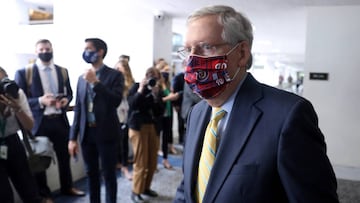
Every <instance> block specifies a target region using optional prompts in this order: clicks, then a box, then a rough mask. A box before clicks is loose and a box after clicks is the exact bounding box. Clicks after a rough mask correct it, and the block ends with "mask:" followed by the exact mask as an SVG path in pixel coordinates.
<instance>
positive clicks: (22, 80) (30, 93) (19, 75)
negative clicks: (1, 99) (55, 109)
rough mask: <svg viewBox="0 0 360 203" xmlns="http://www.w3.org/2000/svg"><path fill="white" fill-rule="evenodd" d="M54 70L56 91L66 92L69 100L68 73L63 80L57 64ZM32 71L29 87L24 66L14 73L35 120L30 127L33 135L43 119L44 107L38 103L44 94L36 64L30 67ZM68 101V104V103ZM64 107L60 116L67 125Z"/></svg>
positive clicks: (70, 92)
mask: <svg viewBox="0 0 360 203" xmlns="http://www.w3.org/2000/svg"><path fill="white" fill-rule="evenodd" d="M55 70H56V74H57V79H58V82H59V84H58V87H59V89H58V93H63V94H64V93H66V97H67V99H68V100H69V103H70V101H71V100H72V98H73V92H72V89H71V86H70V81H69V75H68V73H67V71H66V74H67V80H66V81H64V78H63V74H62V72H61V69H60V67H59V66H57V65H55ZM32 71H33V73H32V83H31V86H30V89H29V87H28V84H27V81H26V70H25V68H22V69H20V70H17V71H16V73H15V82H16V83H17V84H18V86H19V87H20V88H21V89H23V90H24V92H25V94H26V96H27V98H28V102H29V105H30V108H31V111H32V114H33V117H34V120H35V123H34V127H33V129H32V133H33V134H34V135H36V133H37V131H38V129H39V126H40V125H41V121H42V119H43V114H44V110H45V108H41V107H40V104H39V97H41V96H43V95H44V90H43V86H42V84H41V79H40V74H39V69H38V67H37V65H36V64H34V66H33V69H32ZM64 90H66V92H64ZM69 103H68V105H69ZM68 105H67V106H66V107H64V108H63V109H62V117H63V119H64V120H65V122H66V123H67V125H69V121H68V119H67V116H66V110H67V107H68Z"/></svg>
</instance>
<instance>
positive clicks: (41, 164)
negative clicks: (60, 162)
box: [21, 128, 55, 173]
mask: <svg viewBox="0 0 360 203" xmlns="http://www.w3.org/2000/svg"><path fill="white" fill-rule="evenodd" d="M21 132H22V134H23V143H24V146H25V149H26V151H27V155H28V163H29V167H30V170H31V172H33V173H38V172H42V171H46V169H48V168H49V167H50V164H51V161H52V160H55V159H54V155H55V151H54V147H53V143H52V142H51V141H50V139H49V138H48V137H45V136H33V135H32V134H31V132H29V131H28V130H25V129H23V128H21Z"/></svg>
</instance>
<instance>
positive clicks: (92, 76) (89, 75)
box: [84, 68, 99, 84]
mask: <svg viewBox="0 0 360 203" xmlns="http://www.w3.org/2000/svg"><path fill="white" fill-rule="evenodd" d="M84 79H85V80H86V81H87V82H88V83H90V84H94V83H96V82H99V80H98V79H97V77H96V72H95V69H94V68H89V69H87V70H86V71H85V73H84Z"/></svg>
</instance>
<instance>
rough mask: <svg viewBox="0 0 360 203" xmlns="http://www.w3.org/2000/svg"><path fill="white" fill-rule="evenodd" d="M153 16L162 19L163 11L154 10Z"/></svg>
mask: <svg viewBox="0 0 360 203" xmlns="http://www.w3.org/2000/svg"><path fill="white" fill-rule="evenodd" d="M154 17H155V19H156V20H163V19H164V17H165V13H164V11H154Z"/></svg>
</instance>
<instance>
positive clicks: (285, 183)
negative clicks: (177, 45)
mask: <svg viewBox="0 0 360 203" xmlns="http://www.w3.org/2000/svg"><path fill="white" fill-rule="evenodd" d="M187 28H188V29H187V33H186V40H185V47H184V49H183V50H182V51H181V54H182V55H183V56H184V57H185V59H186V60H187V64H188V65H187V67H186V71H185V81H186V82H187V83H188V84H189V85H190V87H191V88H192V90H193V91H194V92H196V93H197V94H199V95H200V96H201V97H203V98H204V100H203V101H201V102H199V103H198V104H196V105H195V106H194V108H193V110H192V111H191V113H190V115H189V120H188V122H187V139H186V144H185V151H184V162H183V163H184V165H183V170H184V178H183V181H182V182H181V184H180V186H179V188H178V190H177V194H176V198H175V201H174V202H187V203H190V202H206V203H210V202H226V203H230V202H246V203H258V202H271V203H275V202H276V203H282V202H304V203H305V202H306V203H308V202H314V203H315V202H327V203H330V202H331V203H332V202H339V200H338V197H337V194H336V187H337V185H336V179H335V175H334V172H333V169H332V166H331V164H330V162H329V159H328V157H327V155H326V144H325V141H324V136H323V134H322V133H321V131H320V129H319V127H318V119H317V116H316V113H315V111H314V108H313V106H312V105H311V103H310V102H309V101H307V100H306V99H304V98H301V97H299V96H297V95H295V94H292V93H289V92H285V91H282V90H278V89H275V88H273V87H270V86H267V85H264V84H261V83H259V82H257V81H256V80H255V78H254V77H253V76H252V75H251V74H250V73H247V71H246V70H247V69H248V68H249V67H250V64H251V52H250V51H251V44H252V40H253V34H252V25H251V23H250V22H249V20H248V19H247V18H246V17H244V16H243V14H241V13H239V12H237V11H235V10H234V9H233V8H231V7H227V6H210V7H205V8H202V9H201V10H199V11H197V12H195V13H193V14H192V15H191V16H190V17H189V18H188V23H187ZM210 114H212V116H211V119H210ZM209 120H210V122H209ZM208 122H209V124H208ZM206 126H207V127H206Z"/></svg>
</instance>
